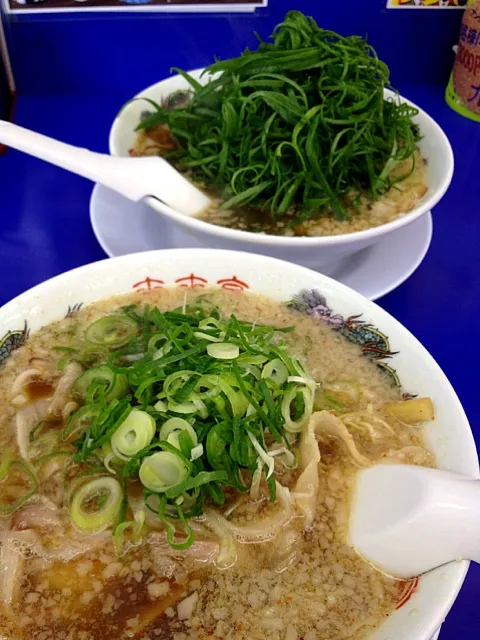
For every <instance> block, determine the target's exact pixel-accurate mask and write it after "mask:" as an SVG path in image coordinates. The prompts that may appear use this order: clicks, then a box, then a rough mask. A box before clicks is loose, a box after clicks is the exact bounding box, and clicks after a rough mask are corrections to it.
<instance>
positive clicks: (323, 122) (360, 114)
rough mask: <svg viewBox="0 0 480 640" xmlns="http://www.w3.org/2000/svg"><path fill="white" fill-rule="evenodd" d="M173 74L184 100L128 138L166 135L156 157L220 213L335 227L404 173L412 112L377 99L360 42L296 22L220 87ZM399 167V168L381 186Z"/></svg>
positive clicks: (382, 78) (377, 72)
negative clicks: (187, 88) (162, 128)
mask: <svg viewBox="0 0 480 640" xmlns="http://www.w3.org/2000/svg"><path fill="white" fill-rule="evenodd" d="M176 71H177V72H178V73H180V74H181V75H183V76H184V78H186V80H187V81H188V82H189V84H190V85H191V88H192V96H191V99H190V100H189V101H188V102H187V103H186V104H185V105H183V106H182V107H181V108H175V109H164V108H162V107H161V106H159V105H155V106H156V111H155V112H154V113H152V114H151V115H150V116H149V117H148V118H147V119H145V120H143V121H142V122H141V123H140V124H139V125H138V127H137V130H142V129H150V128H152V127H154V126H157V125H160V124H167V125H168V126H169V128H170V132H171V135H172V137H173V139H174V141H175V143H176V149H175V150H174V151H171V152H169V153H168V154H167V156H168V157H169V158H170V159H171V160H172V161H173V162H174V163H176V164H177V166H178V167H179V169H180V170H182V171H184V172H188V173H189V174H190V175H191V176H192V177H193V179H197V180H199V181H202V182H204V183H205V184H206V185H207V187H210V188H214V189H215V190H217V191H218V192H219V193H220V194H221V195H222V197H223V198H224V199H225V202H224V204H223V206H224V207H226V208H230V207H239V206H242V205H250V206H252V207H255V208H258V210H259V211H265V212H270V215H272V216H273V217H277V218H278V217H281V216H284V215H285V214H287V212H288V214H289V216H290V217H291V218H292V219H293V220H295V221H302V220H305V219H308V218H310V217H312V216H314V215H318V213H319V212H322V213H324V212H329V213H330V212H333V216H334V217H335V218H336V219H337V220H345V219H347V217H348V215H349V212H350V211H351V210H352V209H353V210H354V208H355V205H356V204H358V201H359V198H358V196H359V195H361V194H365V195H367V196H368V197H370V198H371V199H376V198H378V197H379V196H380V195H382V194H383V193H385V192H386V191H388V189H390V188H391V187H392V186H393V185H394V184H396V183H397V182H400V181H401V180H403V179H404V178H406V177H407V176H408V175H410V174H411V172H412V171H413V170H414V167H415V155H414V154H415V144H416V142H417V141H418V140H419V131H418V128H417V126H416V125H415V124H414V123H413V121H412V117H413V116H414V115H416V114H417V112H418V111H417V110H416V109H415V108H413V107H411V106H409V105H407V104H405V103H403V104H400V103H399V102H398V101H397V100H392V99H385V97H384V89H385V88H386V87H389V86H390V84H389V70H388V67H387V66H386V65H385V63H383V62H382V61H381V60H379V59H378V57H377V54H376V52H375V50H374V49H373V48H372V47H371V46H370V45H369V44H368V43H367V41H366V40H365V39H363V38H361V37H358V36H348V37H342V36H340V35H338V34H337V33H334V32H332V31H327V30H325V29H321V28H320V27H318V25H317V23H316V22H315V20H313V18H307V17H306V16H304V15H303V14H302V13H300V12H299V11H290V12H289V13H288V14H287V16H286V18H285V20H284V22H282V23H281V24H279V25H278V26H277V27H276V28H275V30H274V32H273V35H272V42H268V43H267V42H262V41H260V44H259V47H258V49H257V50H256V51H250V50H248V49H247V50H246V51H245V52H244V53H243V54H242V55H240V56H239V57H238V58H233V59H230V60H225V61H218V62H216V63H215V64H213V65H211V66H210V67H209V68H208V69H207V72H208V73H212V74H221V75H220V76H219V77H215V76H214V79H213V81H211V82H210V83H209V84H207V85H206V86H201V85H200V84H199V83H198V82H197V81H196V80H194V79H193V78H191V77H190V76H189V75H188V74H187V73H185V72H182V71H180V70H178V69H176ZM150 102H151V101H150ZM153 104H155V103H153ZM405 160H410V161H411V165H410V168H409V169H408V170H406V171H405V172H404V173H403V174H402V175H398V172H396V173H395V174H392V172H393V170H394V169H395V168H396V167H397V165H398V164H399V163H401V162H403V161H405ZM292 207H293V209H292ZM292 213H293V215H292Z"/></svg>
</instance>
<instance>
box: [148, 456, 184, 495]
mask: <svg viewBox="0 0 480 640" xmlns="http://www.w3.org/2000/svg"><path fill="white" fill-rule="evenodd" d="M188 473H189V470H188V468H187V467H186V466H185V464H184V462H183V460H182V458H180V456H178V455H175V454H174V453H171V452H170V451H159V452H157V453H154V454H153V455H151V456H148V457H147V458H144V460H143V462H142V464H141V466H140V471H139V476H140V481H141V483H142V484H143V486H144V487H146V488H147V489H150V491H154V492H156V493H164V492H165V491H167V490H168V489H171V488H173V487H175V486H177V485H179V484H181V483H182V482H183V481H184V480H185V479H186V478H187V477H188Z"/></svg>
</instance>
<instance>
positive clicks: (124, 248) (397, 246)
mask: <svg viewBox="0 0 480 640" xmlns="http://www.w3.org/2000/svg"><path fill="white" fill-rule="evenodd" d="M90 220H91V223H92V227H93V231H94V233H95V236H96V238H97V240H98V242H99V243H100V246H101V247H102V249H103V250H104V251H105V253H106V254H107V255H108V256H110V257H111V258H113V257H115V256H121V255H124V254H127V253H137V252H139V251H151V250H152V249H171V248H174V247H182V248H194V247H200V246H203V245H202V244H201V243H200V242H199V241H198V240H196V239H195V238H194V237H193V236H190V235H188V234H186V233H185V232H184V231H183V230H182V229H180V228H179V227H177V226H175V225H174V224H173V223H171V222H170V221H169V220H167V218H162V217H161V216H160V215H158V214H157V213H155V212H154V211H153V210H152V209H150V208H149V207H148V206H147V205H145V204H142V203H135V202H131V201H130V200H126V199H125V198H123V197H122V196H120V195H119V194H118V193H116V192H114V191H110V189H107V188H106V187H103V186H101V185H98V184H97V185H95V187H94V189H93V192H92V197H91V199H90ZM431 239H432V216H431V214H430V213H429V214H427V215H424V216H422V217H421V218H420V219H419V220H417V221H416V222H413V223H412V224H410V225H408V226H406V227H402V228H401V229H399V230H398V231H396V232H395V233H392V234H391V235H390V236H389V237H388V238H386V239H385V240H384V241H383V242H379V243H378V244H376V245H374V246H372V247H368V248H367V249H363V250H362V251H359V252H358V253H355V254H353V255H352V256H349V257H348V258H346V259H345V260H343V261H342V262H341V264H339V265H337V266H336V268H335V270H334V271H332V272H329V273H328V275H329V276H331V277H332V278H335V280H338V281H339V282H343V284H346V285H347V286H349V287H351V288H352V289H355V290H356V291H358V292H359V293H361V294H363V295H364V296H366V297H367V298H369V299H370V300H376V299H377V298H380V297H381V296H383V295H385V294H387V293H389V292H390V291H392V290H393V289H395V288H396V287H398V286H399V285H400V284H402V282H404V281H405V280H406V279H407V278H409V277H410V276H411V275H412V273H413V272H414V271H415V270H416V269H417V267H418V266H419V265H420V263H421V262H422V260H423V258H424V257H425V254H426V253H427V251H428V247H429V246H430V242H431Z"/></svg>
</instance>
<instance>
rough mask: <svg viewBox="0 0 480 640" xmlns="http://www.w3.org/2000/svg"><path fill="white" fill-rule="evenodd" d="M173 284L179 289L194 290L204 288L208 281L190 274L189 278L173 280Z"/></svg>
mask: <svg viewBox="0 0 480 640" xmlns="http://www.w3.org/2000/svg"><path fill="white" fill-rule="evenodd" d="M175 284H178V285H179V286H180V287H190V288H191V289H195V288H197V287H205V285H206V284H208V280H205V278H201V277H200V276H196V275H195V274H194V273H191V274H190V275H189V276H185V277H184V278H177V280H175Z"/></svg>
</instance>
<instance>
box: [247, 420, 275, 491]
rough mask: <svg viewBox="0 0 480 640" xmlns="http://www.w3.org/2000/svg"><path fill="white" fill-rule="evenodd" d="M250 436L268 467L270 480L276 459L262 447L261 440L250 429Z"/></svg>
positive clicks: (254, 446)
mask: <svg viewBox="0 0 480 640" xmlns="http://www.w3.org/2000/svg"><path fill="white" fill-rule="evenodd" d="M248 437H249V438H250V442H251V443H252V444H253V448H254V449H255V451H256V452H257V453H258V455H259V457H260V458H261V460H262V461H263V463H264V464H266V465H267V468H268V473H267V480H268V479H269V478H270V476H271V475H272V474H273V472H274V470H275V460H274V459H273V458H272V456H270V455H269V454H268V453H267V452H266V451H265V450H264V449H263V448H262V446H261V444H260V443H259V441H258V440H257V439H256V437H255V436H254V435H253V433H250V431H249V432H248Z"/></svg>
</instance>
